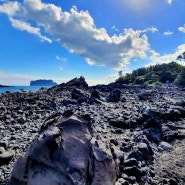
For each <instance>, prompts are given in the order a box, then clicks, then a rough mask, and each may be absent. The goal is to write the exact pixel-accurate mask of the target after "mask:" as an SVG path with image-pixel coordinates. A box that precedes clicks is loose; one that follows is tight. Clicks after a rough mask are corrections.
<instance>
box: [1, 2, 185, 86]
mask: <svg viewBox="0 0 185 185" xmlns="http://www.w3.org/2000/svg"><path fill="white" fill-rule="evenodd" d="M184 10H185V1H184V0H93V1H87V0H70V1H69V0H21V1H14V0H10V1H9V0H0V84H5V85H29V82H30V80H35V79H53V80H54V81H56V82H57V83H62V82H66V81H68V80H70V79H72V78H74V77H79V76H81V75H82V76H84V77H85V78H86V80H87V82H88V84H89V85H95V84H103V83H104V84H106V83H110V82H113V81H114V80H115V78H117V77H118V71H119V70H122V71H123V73H127V72H131V71H132V70H134V69H136V68H138V67H144V66H148V65H153V64H160V63H168V62H171V61H175V60H176V58H177V56H178V55H180V54H182V53H183V52H184V51H185V11H184Z"/></svg>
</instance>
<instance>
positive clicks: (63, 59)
mask: <svg viewBox="0 0 185 185" xmlns="http://www.w3.org/2000/svg"><path fill="white" fill-rule="evenodd" d="M56 59H57V60H60V61H63V62H67V58H64V57H62V56H59V55H56Z"/></svg>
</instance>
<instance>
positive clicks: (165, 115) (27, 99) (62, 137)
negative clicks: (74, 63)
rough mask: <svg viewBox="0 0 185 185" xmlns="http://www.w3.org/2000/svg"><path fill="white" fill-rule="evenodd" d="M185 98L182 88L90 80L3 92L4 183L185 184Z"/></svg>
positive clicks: (0, 172) (0, 143)
mask: <svg viewBox="0 0 185 185" xmlns="http://www.w3.org/2000/svg"><path fill="white" fill-rule="evenodd" d="M108 100H109V101H108ZM184 102H185V90H184V89H182V88H177V87H168V88H159V87H157V88H151V87H145V88H143V87H129V86H124V85H122V84H118V83H116V84H109V85H98V86H94V87H88V85H87V84H86V82H85V79H84V78H76V79H73V80H71V81H70V82H67V83H64V84H60V85H58V86H55V87H52V88H50V89H47V90H45V89H43V90H40V91H38V92H35V93H33V92H25V93H18V92H16V93H3V94H1V95H0V156H1V158H0V162H1V164H0V184H1V185H5V184H7V180H8V179H9V183H10V184H16V185H20V184H21V183H22V184H23V185H26V184H34V185H35V184H36V185H37V184H38V183H40V182H41V184H46V185H47V184H53V185H55V184H56V183H58V184H63V183H66V185H68V184H69V185H70V184H84V185H90V184H93V185H95V184H96V185H101V184H105V185H109V184H110V185H114V184H115V185H125V184H138V185H143V184H153V185H157V184H179V185H181V184H185V175H184V174H185V140H184V139H185V111H184V110H185V104H184ZM12 151H13V152H12ZM20 156H21V157H20ZM15 161H17V162H16V163H15ZM13 166H15V167H14V168H13ZM12 169H13V170H12ZM10 174H11V176H10ZM39 185H40V184H39Z"/></svg>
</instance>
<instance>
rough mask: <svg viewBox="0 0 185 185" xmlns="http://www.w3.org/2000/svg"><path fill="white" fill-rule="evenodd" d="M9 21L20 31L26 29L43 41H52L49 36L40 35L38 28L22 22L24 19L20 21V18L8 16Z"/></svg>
mask: <svg viewBox="0 0 185 185" xmlns="http://www.w3.org/2000/svg"><path fill="white" fill-rule="evenodd" d="M10 22H11V23H12V26H13V27H14V28H17V29H19V30H21V31H27V32H28V33H31V34H34V35H36V36H38V37H39V38H40V39H41V40H43V41H47V42H49V43H51V42H52V41H51V40H50V39H49V38H47V37H45V36H43V35H41V33H40V28H35V27H32V26H31V25H30V24H28V23H27V22H24V21H21V20H17V19H13V18H10Z"/></svg>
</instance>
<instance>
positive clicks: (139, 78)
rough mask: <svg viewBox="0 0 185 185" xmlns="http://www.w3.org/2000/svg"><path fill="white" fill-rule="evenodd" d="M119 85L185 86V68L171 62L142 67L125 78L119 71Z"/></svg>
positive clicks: (127, 74)
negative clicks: (167, 83)
mask: <svg viewBox="0 0 185 185" xmlns="http://www.w3.org/2000/svg"><path fill="white" fill-rule="evenodd" d="M118 74H119V78H118V79H117V80H116V82H118V83H123V84H133V85H147V86H156V85H163V84H165V83H166V82H169V83H172V84H175V85H185V67H184V66H182V65H180V64H178V63H176V62H171V63H168V64H161V65H159V64H158V65H155V66H149V67H142V68H139V69H136V70H134V71H133V72H132V73H126V74H125V76H123V75H122V72H121V71H119V72H118Z"/></svg>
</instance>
